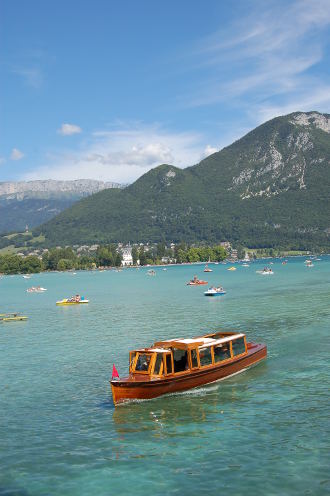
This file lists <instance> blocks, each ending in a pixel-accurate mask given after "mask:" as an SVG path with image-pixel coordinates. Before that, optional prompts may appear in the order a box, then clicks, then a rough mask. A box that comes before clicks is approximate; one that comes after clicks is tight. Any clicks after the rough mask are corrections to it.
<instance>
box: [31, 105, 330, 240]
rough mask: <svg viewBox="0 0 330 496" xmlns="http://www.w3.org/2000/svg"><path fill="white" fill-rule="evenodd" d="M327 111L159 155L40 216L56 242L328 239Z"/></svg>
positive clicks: (329, 138)
mask: <svg viewBox="0 0 330 496" xmlns="http://www.w3.org/2000/svg"><path fill="white" fill-rule="evenodd" d="M329 192H330V115H328V114H320V113H318V112H308V113H303V112H295V113H292V114H289V115H286V116H283V117H277V118H275V119H272V120H270V121H268V122H266V123H265V124H262V125H261V126H259V127H257V128H256V129H254V130H253V131H251V132H250V133H248V134H247V135H246V136H244V137H243V138H241V139H240V140H238V141H236V142H235V143H233V144H232V145H230V146H228V147H226V148H224V149H223V150H221V151H219V152H217V153H214V154H213V155H210V156H209V157H207V158H206V159H205V160H203V161H201V162H200V163H199V164H197V165H195V166H193V167H189V168H186V169H178V168H176V167H174V166H173V165H166V164H165V165H161V166H159V167H156V168H155V169H153V170H151V171H149V172H148V173H146V174H144V175H143V176H142V177H140V178H139V179H138V180H137V181H136V182H135V183H134V184H132V185H130V186H128V187H127V188H125V189H122V190H119V189H111V190H105V191H101V192H100V193H96V194H94V195H92V196H90V197H88V198H85V199H83V200H81V201H79V202H78V203H76V204H75V205H73V206H72V207H71V208H69V209H67V210H65V211H64V212H62V213H61V214H60V215H58V216H56V217H55V218H54V219H52V220H51V221H50V222H48V223H46V224H44V225H42V226H41V227H40V228H39V229H38V230H37V233H39V232H42V233H43V234H45V236H46V239H47V242H48V243H50V244H52V243H56V244H71V243H94V242H111V241H123V242H127V241H132V242H136V241H147V240H150V241H160V240H173V241H179V240H185V241H187V242H200V241H206V242H216V241H220V240H230V241H232V242H236V243H241V244H243V245H247V246H254V247H264V246H269V247H271V246H278V247H280V246H283V247H288V246H292V247H296V248H310V247H314V246H319V247H320V246H322V247H328V246H329V235H330V193H329Z"/></svg>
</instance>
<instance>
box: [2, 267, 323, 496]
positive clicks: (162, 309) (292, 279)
mask: <svg viewBox="0 0 330 496" xmlns="http://www.w3.org/2000/svg"><path fill="white" fill-rule="evenodd" d="M303 260H304V259H301V258H297V259H292V260H290V261H289V262H288V264H287V265H282V264H281V262H280V261H275V260H274V265H273V270H274V272H275V273H274V275H273V276H260V275H258V274H256V270H258V269H260V268H262V267H263V265H264V264H265V262H259V263H254V264H251V265H250V267H248V268H245V267H242V266H237V267H238V268H237V270H236V271H235V272H229V271H227V270H226V269H227V267H228V266H225V265H220V264H219V265H211V267H212V268H213V272H212V273H210V274H203V266H196V267H187V266H185V267H169V268H168V269H167V270H166V271H163V270H162V269H161V268H157V269H156V272H157V274H156V276H155V277H150V276H147V274H146V271H147V269H140V270H136V269H128V270H124V271H122V272H115V271H109V272H78V273H77V275H75V276H73V275H71V274H69V273H64V274H55V273H54V274H39V275H33V276H32V278H31V279H30V280H25V279H23V278H22V276H13V277H10V276H6V277H4V278H2V279H1V280H0V297H1V300H0V302H1V303H0V313H1V312H5V311H8V312H9V311H21V312H23V313H24V314H26V315H28V316H29V320H28V322H16V323H10V324H9V323H8V324H4V323H2V324H0V495H11V496H14V495H17V496H18V495H22V496H23V495H26V496H28V495H31V496H32V495H35V496H39V495H43V496H44V495H54V496H60V495H61V496H63V495H66V496H78V495H79V496H80V495H82V496H85V495H86V496H87V495H91V494H97V495H98V496H108V495H118V494H120V495H126V494H127V495H129V494H135V495H136V496H140V495H143V496H148V495H151V494H155V495H159V494H168V495H177V494H179V495H180V496H185V495H187V496H188V495H200V494H211V493H214V494H222V493H223V492H225V491H226V492H228V493H230V494H233V495H235V496H236V495H244V496H246V495H265V494H267V495H286V494H289V495H313V496H315V495H323V494H329V492H330V476H329V470H328V469H329V451H328V450H329V441H328V440H329V438H330V432H329V431H330V429H329V365H328V363H329V322H330V306H329V296H330V259H329V258H327V257H323V259H322V260H321V261H320V262H315V265H314V267H313V268H311V269H308V268H306V267H305V266H304V264H303ZM194 274H197V275H198V276H199V277H203V278H205V276H207V280H208V281H209V282H210V284H222V285H223V286H224V287H225V288H226V289H227V294H226V295H225V296H223V297H217V298H205V297H204V296H203V291H204V290H205V288H204V287H187V286H186V285H185V283H186V282H187V281H188V280H189V279H191V278H192V276H193V275H194ZM31 285H41V286H44V287H46V288H48V291H47V293H44V294H28V293H26V288H27V287H29V286H31ZM77 292H79V293H80V294H82V295H84V296H85V297H86V298H89V299H90V301H91V302H90V304H89V305H88V306H77V307H56V306H55V302H56V300H58V299H61V298H63V297H67V296H70V295H71V294H76V293H77ZM214 328H226V329H228V328H229V329H237V330H241V331H243V332H246V333H247V336H248V338H249V339H250V340H255V341H258V342H265V343H267V346H268V353H269V355H268V359H267V361H266V362H264V363H262V364H260V365H258V366H257V367H254V368H253V369H251V370H249V371H247V372H244V373H242V374H239V375H236V376H234V377H232V378H229V379H228V380H226V381H223V382H220V383H217V384H213V385H210V386H207V387H204V388H201V389H196V390H192V391H189V392H187V393H183V394H176V395H171V396H165V397H162V398H158V399H155V400H152V401H148V402H141V403H135V404H130V405H125V406H120V407H119V408H116V409H115V408H114V406H113V403H112V399H111V393H110V388H109V384H108V379H109V376H110V374H111V369H112V364H113V363H115V364H116V367H117V369H118V370H119V373H120V374H125V373H126V372H127V366H128V350H130V349H134V348H135V347H139V346H148V345H151V344H152V343H153V342H154V341H155V340H160V339H166V338H170V337H189V336H194V335H198V334H200V333H202V332H207V331H211V330H213V329H214Z"/></svg>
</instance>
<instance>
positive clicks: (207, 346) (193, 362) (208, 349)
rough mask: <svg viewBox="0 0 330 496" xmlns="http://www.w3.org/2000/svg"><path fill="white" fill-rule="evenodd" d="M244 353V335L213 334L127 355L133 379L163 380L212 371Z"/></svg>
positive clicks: (164, 343)
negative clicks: (138, 376)
mask: <svg viewBox="0 0 330 496" xmlns="http://www.w3.org/2000/svg"><path fill="white" fill-rule="evenodd" d="M246 354H247V342H246V337H245V334H242V333H237V332H215V333H211V334H206V335H205V336H199V337H196V338H188V339H168V340H165V341H158V342H156V343H155V344H154V346H152V347H151V348H143V349H139V350H134V351H131V352H130V366H129V371H130V374H132V376H136V375H140V374H141V375H142V376H143V374H144V375H145V376H150V377H151V378H152V379H157V378H164V377H165V376H168V375H173V374H184V373H187V372H191V371H194V370H197V369H203V368H204V367H205V368H211V367H214V366H217V365H220V364H223V363H224V362H227V361H230V360H233V359H236V358H237V357H240V356H244V355H246Z"/></svg>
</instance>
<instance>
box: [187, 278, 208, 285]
mask: <svg viewBox="0 0 330 496" xmlns="http://www.w3.org/2000/svg"><path fill="white" fill-rule="evenodd" d="M205 284H208V282H207V281H203V280H202V279H198V278H197V276H194V278H193V279H191V280H190V281H189V282H187V286H203V285H205Z"/></svg>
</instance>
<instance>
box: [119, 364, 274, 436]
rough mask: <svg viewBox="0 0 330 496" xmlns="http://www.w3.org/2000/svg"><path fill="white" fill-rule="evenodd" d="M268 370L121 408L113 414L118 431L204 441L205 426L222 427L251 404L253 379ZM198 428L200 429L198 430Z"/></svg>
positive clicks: (263, 369) (256, 371)
mask: <svg viewBox="0 0 330 496" xmlns="http://www.w3.org/2000/svg"><path fill="white" fill-rule="evenodd" d="M265 367H267V363H262V364H260V366H258V367H253V368H252V369H250V370H249V374H248V375H246V374H244V373H242V374H240V375H237V376H234V377H232V378H228V379H226V380H225V381H221V382H218V383H214V384H209V385H207V386H204V387H201V388H196V389H192V390H189V391H185V392H183V393H174V394H171V395H166V396H161V397H159V398H156V399H153V400H149V401H137V402H131V403H127V404H123V405H120V406H119V408H113V410H112V412H113V413H112V419H113V423H114V427H115V429H116V431H117V434H118V435H120V436H124V435H128V434H134V433H140V432H146V433H147V432H148V433H149V434H150V433H152V434H153V435H154V436H156V437H163V436H165V437H170V436H175V437H181V436H183V437H184V436H186V435H187V432H189V436H193V437H195V436H196V437H200V436H201V435H203V430H204V429H203V427H202V425H203V424H204V423H213V424H214V425H215V424H217V426H218V427H219V424H221V423H222V422H223V421H224V420H225V419H226V418H228V415H229V416H230V417H231V416H232V415H234V414H235V413H236V412H237V410H238V409H241V408H242V404H245V403H248V402H249V401H251V398H253V395H254V391H255V388H254V385H253V379H255V380H257V378H258V376H261V375H264V373H265ZM251 376H252V377H251ZM251 379H252V380H251ZM197 424H200V426H201V428H200V429H196V425H197ZM189 426H190V427H191V430H189ZM187 429H188V431H187Z"/></svg>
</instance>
